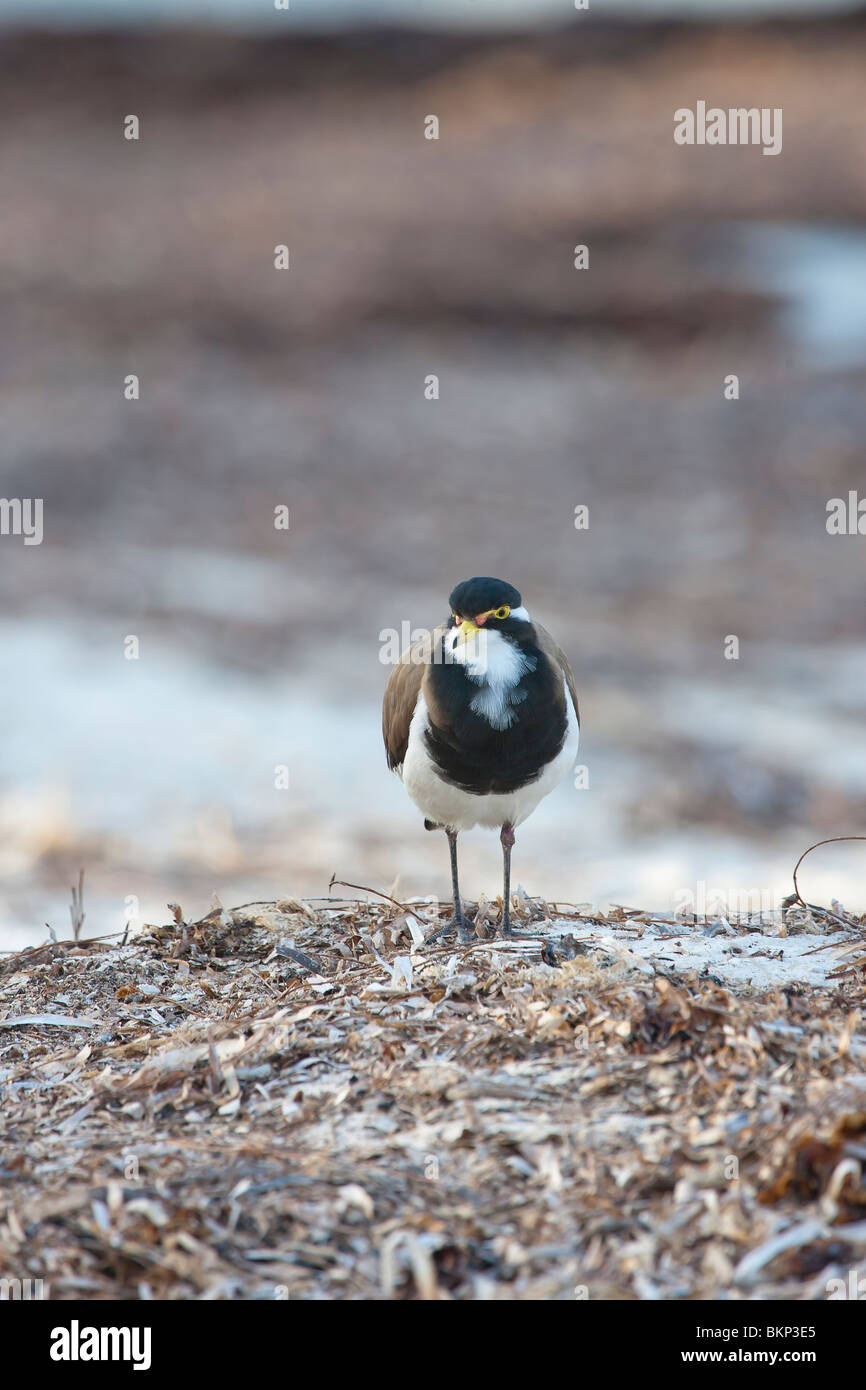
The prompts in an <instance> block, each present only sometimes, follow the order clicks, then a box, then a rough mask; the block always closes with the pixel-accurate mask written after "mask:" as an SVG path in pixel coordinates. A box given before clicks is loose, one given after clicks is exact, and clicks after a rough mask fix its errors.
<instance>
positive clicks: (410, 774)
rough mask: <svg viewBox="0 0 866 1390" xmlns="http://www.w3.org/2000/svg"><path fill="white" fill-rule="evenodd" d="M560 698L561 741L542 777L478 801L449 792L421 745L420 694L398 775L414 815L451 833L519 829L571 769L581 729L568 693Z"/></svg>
mask: <svg viewBox="0 0 866 1390" xmlns="http://www.w3.org/2000/svg"><path fill="white" fill-rule="evenodd" d="M565 699H566V703H567V708H568V724H567V728H566V731H565V742H564V743H563V745H562V748H561V750H560V752H559V753H558V754H557V755H556V757H555V758H554V760H553V762H551V763H548V765H547V767H546V768H545V769H544V771H543V772H542V774H541V776H540V777H538V778H537V779H536V780H535V781H534V782H530V783H529V785H528V786H525V787H520V788H519V789H518V790H517V791H514V792H494V793H491V794H489V795H483V796H478V795H475V794H474V793H473V792H465V791H461V789H460V788H459V787H452V786H451V785H450V784H449V783H448V782H444V781H443V780H442V778H441V777H440V775H439V772H438V770H437V768H436V764H435V763H434V762H433V760H432V758H431V757H430V754H429V753H428V751H427V745H426V743H425V740H424V734H425V733H426V731H427V728H428V725H429V719H428V715H427V706H426V704H425V702H424V697H423V695H419V696H418V703H417V705H416V706H415V713H414V714H413V716H412V723H411V725H410V727H409V746H408V748H407V749H406V757H405V760H404V762H403V770H402V773H401V776H402V778H403V785H404V787H405V788H406V790H407V792H408V793H409V795H410V796H411V798H412V800H413V801H414V803H415V805H416V806H417V807H418V810H419V811H421V812H422V813H423V815H425V816H426V817H427V819H428V820H432V821H436V823H437V824H439V825H447V826H448V827H449V828H450V829H451V830H469V829H471V827H472V826H473V825H489V826H495V827H496V828H497V829H498V828H499V827H500V826H502V825H505V824H506V823H508V824H509V825H520V823H521V821H525V820H526V818H527V816H531V815H532V812H533V811H534V810H535V808H536V806H537V805H538V803H539V802H540V801H543V800H544V798H545V797H546V796H547V795H548V793H550V792H552V791H553V789H554V787H556V786H558V785H559V783H560V782H561V781H562V779H563V778H564V777H565V776H567V775H568V773H569V772H571V770H572V769H573V767H574V760H575V758H576V757H577V748H578V743H579V740H580V730H579V728H578V723H577V716H576V714H575V712H574V705H573V704H572V701H571V696H570V695H569V693H568V690H567V689H566V692H565Z"/></svg>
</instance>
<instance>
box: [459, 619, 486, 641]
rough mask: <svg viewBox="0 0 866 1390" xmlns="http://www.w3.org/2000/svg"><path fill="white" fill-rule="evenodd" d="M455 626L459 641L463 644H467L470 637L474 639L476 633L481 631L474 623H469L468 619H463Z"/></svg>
mask: <svg viewBox="0 0 866 1390" xmlns="http://www.w3.org/2000/svg"><path fill="white" fill-rule="evenodd" d="M457 626H458V627H459V629H460V635H461V640H462V641H464V642H468V641H469V638H470V637H474V636H475V635H476V633H478V632H480V631H481V628H480V627H476V625H475V623H473V622H470V621H469V619H468V618H464V619H463V620H462V622H459V623H458V624H457Z"/></svg>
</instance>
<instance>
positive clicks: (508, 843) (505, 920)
mask: <svg viewBox="0 0 866 1390" xmlns="http://www.w3.org/2000/svg"><path fill="white" fill-rule="evenodd" d="M499 839H500V841H501V843H502V935H503V936H514V932H513V931H512V928H511V851H512V849H513V848H514V826H513V825H510V824H509V823H508V821H506V822H505V824H504V825H503V827H502V829H501V830H500V832H499Z"/></svg>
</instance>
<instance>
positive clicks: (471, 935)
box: [424, 916, 475, 946]
mask: <svg viewBox="0 0 866 1390" xmlns="http://www.w3.org/2000/svg"><path fill="white" fill-rule="evenodd" d="M455 931H456V932H459V936H460V941H461V942H462V943H463V945H468V944H469V942H470V941H474V940H475V928H474V927H473V925H472V923H471V922H468V921H467V920H466V918H465V917H456V916H455V917H452V918H451V921H450V922H446V923H445V925H444V926H442V927H437V928H436V930H435V931H434V932H431V933H430V935H429V936H427V937H425V938H424V945H425V946H430V945H432V944H433V942H434V941H438V940H439V939H440V937H443V936H453V935H454V932H455Z"/></svg>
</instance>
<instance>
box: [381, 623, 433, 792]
mask: <svg viewBox="0 0 866 1390" xmlns="http://www.w3.org/2000/svg"><path fill="white" fill-rule="evenodd" d="M443 631H444V628H442V627H438V628H436V629H435V631H434V632H433V642H435V640H436V638H437V636H438V635H439V633H440V632H443ZM432 646H433V643H431V640H430V638H429V637H423V638H420V639H419V640H418V641H417V642H413V643H412V645H411V647H407V648H406V650H405V652H403V653H402V655H401V657H400V660H399V661H398V662H397V665H396V666H395V667H394V669H393V671H392V672H391V674H390V676H389V677H388V684H387V685H386V686H385V696H384V699H383V700H382V737H383V738H384V740H385V752H386V753H387V755H388V766H389V767H390V768H391V769H392V770H393V769H394V768H397V769H399V768H401V767H402V766H403V760H404V758H405V757H406V749H407V748H408V746H409V725H410V724H411V723H412V715H413V714H414V713H415V706H416V704H417V703H418V695H419V693H420V690H421V685H422V683H423V680H424V676H425V674H426V671H427V667H428V666H429V664H430V655H431V650H432Z"/></svg>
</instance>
